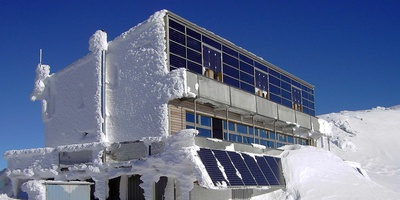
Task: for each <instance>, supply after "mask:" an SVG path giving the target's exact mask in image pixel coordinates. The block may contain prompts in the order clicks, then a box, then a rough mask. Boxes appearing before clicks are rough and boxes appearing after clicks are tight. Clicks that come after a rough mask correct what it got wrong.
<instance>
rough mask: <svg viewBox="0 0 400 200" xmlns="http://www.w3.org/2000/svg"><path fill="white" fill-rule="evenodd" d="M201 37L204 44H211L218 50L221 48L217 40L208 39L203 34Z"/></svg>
mask: <svg viewBox="0 0 400 200" xmlns="http://www.w3.org/2000/svg"><path fill="white" fill-rule="evenodd" d="M202 38H203V42H204V43H206V44H208V45H210V46H212V47H214V48H216V49H218V50H221V44H220V43H219V42H217V41H215V40H213V39H210V38H208V37H206V36H204V35H203V37H202Z"/></svg>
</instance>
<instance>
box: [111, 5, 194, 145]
mask: <svg viewBox="0 0 400 200" xmlns="http://www.w3.org/2000/svg"><path fill="white" fill-rule="evenodd" d="M166 12H167V11H166V10H163V11H160V12H157V13H155V14H154V15H153V16H151V17H150V19H148V20H147V21H145V22H143V23H141V24H139V25H137V26H135V27H133V28H132V29H130V30H129V31H127V32H125V33H123V34H122V35H121V36H119V37H118V38H116V39H115V40H114V41H112V42H110V44H109V46H108V51H107V69H106V71H107V81H106V82H107V86H106V92H107V94H106V109H107V110H106V113H107V118H106V127H107V128H106V130H107V136H108V139H109V140H110V141H111V142H116V141H132V140H137V139H143V138H147V137H165V136H166V135H168V109H167V103H168V101H169V100H171V99H173V98H179V97H184V96H187V95H189V94H188V88H187V86H186V72H185V70H184V69H178V70H174V71H171V72H169V71H168V67H167V63H166V60H167V54H166V52H165V51H166V40H165V29H164V18H163V17H164V16H165V13H166Z"/></svg>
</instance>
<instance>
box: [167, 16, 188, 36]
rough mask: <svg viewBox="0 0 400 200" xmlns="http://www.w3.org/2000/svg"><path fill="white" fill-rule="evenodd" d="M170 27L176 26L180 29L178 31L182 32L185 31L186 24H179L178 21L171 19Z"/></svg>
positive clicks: (175, 27)
mask: <svg viewBox="0 0 400 200" xmlns="http://www.w3.org/2000/svg"><path fill="white" fill-rule="evenodd" d="M169 27H172V28H174V29H176V30H178V31H180V32H182V33H184V32H185V26H183V25H181V24H178V22H175V21H173V20H171V19H170V20H169Z"/></svg>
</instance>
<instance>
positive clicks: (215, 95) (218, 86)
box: [198, 76, 230, 105]
mask: <svg viewBox="0 0 400 200" xmlns="http://www.w3.org/2000/svg"><path fill="white" fill-rule="evenodd" d="M198 79H199V96H200V98H206V99H209V100H213V101H216V102H219V103H223V104H226V105H229V104H230V101H229V86H227V85H224V84H222V83H220V82H217V81H215V80H211V79H209V78H206V77H201V76H198Z"/></svg>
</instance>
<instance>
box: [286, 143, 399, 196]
mask: <svg viewBox="0 0 400 200" xmlns="http://www.w3.org/2000/svg"><path fill="white" fill-rule="evenodd" d="M284 149H286V150H285V151H284V152H283V153H282V162H283V172H284V176H285V180H286V184H287V193H288V194H287V196H286V199H300V198H301V199H304V200H306V199H399V198H400V195H399V194H398V193H395V192H393V191H391V190H389V189H386V188H384V187H383V186H381V185H378V184H376V183H374V182H372V181H370V180H368V179H367V178H365V177H364V176H362V175H361V174H360V173H358V172H357V171H356V170H355V169H354V168H353V167H351V166H350V165H348V164H347V163H346V162H343V160H342V159H340V158H339V157H338V156H336V155H335V154H333V153H331V152H328V151H325V150H323V149H318V148H315V147H309V146H307V147H306V146H300V145H294V146H285V147H284Z"/></svg>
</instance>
